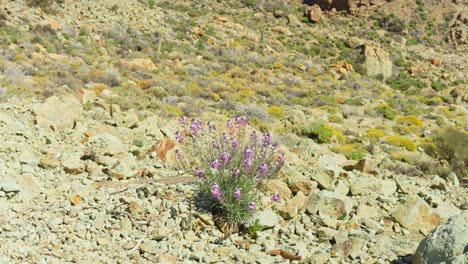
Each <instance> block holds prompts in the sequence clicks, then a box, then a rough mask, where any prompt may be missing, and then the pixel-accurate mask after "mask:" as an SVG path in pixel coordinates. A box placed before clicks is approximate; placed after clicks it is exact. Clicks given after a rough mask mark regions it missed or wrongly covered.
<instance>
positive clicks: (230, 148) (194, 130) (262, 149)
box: [175, 116, 285, 224]
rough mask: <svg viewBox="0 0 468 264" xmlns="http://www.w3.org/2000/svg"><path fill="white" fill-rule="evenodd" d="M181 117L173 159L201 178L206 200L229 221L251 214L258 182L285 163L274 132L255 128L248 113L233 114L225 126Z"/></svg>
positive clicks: (274, 172) (253, 208)
mask: <svg viewBox="0 0 468 264" xmlns="http://www.w3.org/2000/svg"><path fill="white" fill-rule="evenodd" d="M179 123H180V125H181V129H180V131H178V132H176V134H175V137H176V140H177V142H178V145H179V146H178V148H177V150H176V152H175V157H176V159H175V161H176V162H177V163H178V164H179V166H180V168H181V169H183V170H184V171H187V172H191V173H192V174H193V175H194V176H195V177H197V178H199V179H200V183H199V186H200V188H199V192H200V193H201V194H203V195H201V196H200V197H202V199H203V197H206V198H209V199H208V200H207V203H208V204H209V205H210V206H212V208H213V209H216V212H220V213H222V214H223V215H224V218H225V219H226V220H227V222H229V223H231V224H241V223H243V222H244V221H246V220H248V218H250V217H251V214H252V213H253V212H255V210H257V204H256V193H257V192H256V188H257V186H258V184H259V183H260V182H261V181H264V180H266V179H269V178H273V177H275V176H276V175H277V173H278V171H279V170H280V169H281V167H282V166H283V165H284V163H285V156H284V154H281V152H280V151H279V145H278V144H276V143H275V142H273V136H272V134H271V133H269V132H266V133H264V134H263V135H262V134H259V132H258V131H253V130H251V128H250V127H249V126H248V118H247V117H245V116H238V117H235V118H233V119H231V120H229V121H228V122H227V124H226V127H216V126H215V123H214V122H206V123H203V122H202V121H201V120H199V119H192V120H191V121H190V122H189V121H188V120H187V118H186V117H182V118H180V119H179ZM182 154H183V156H182ZM275 199H277V198H275V197H272V200H273V201H275ZM278 199H279V197H278Z"/></svg>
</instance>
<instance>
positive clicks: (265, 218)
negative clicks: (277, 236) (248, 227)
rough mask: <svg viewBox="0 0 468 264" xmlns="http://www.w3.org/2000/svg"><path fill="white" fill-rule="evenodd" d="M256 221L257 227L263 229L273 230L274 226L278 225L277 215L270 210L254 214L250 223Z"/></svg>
mask: <svg viewBox="0 0 468 264" xmlns="http://www.w3.org/2000/svg"><path fill="white" fill-rule="evenodd" d="M256 220H258V223H259V225H261V226H263V227H265V228H273V227H274V226H275V225H278V224H279V218H278V215H277V214H276V213H275V212H273V210H271V209H270V208H268V209H265V210H262V211H258V212H257V213H255V215H254V216H253V218H252V221H253V222H254V221H256Z"/></svg>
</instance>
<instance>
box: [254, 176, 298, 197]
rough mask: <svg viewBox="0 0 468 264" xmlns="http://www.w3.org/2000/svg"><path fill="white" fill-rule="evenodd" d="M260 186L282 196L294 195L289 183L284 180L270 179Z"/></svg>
mask: <svg viewBox="0 0 468 264" xmlns="http://www.w3.org/2000/svg"><path fill="white" fill-rule="evenodd" d="M260 187H261V188H262V189H264V190H265V191H269V192H271V193H279V195H280V197H282V198H285V199H290V198H291V196H292V192H291V190H290V189H289V187H288V185H287V184H286V183H285V182H284V181H282V180H278V179H274V180H268V181H266V182H265V183H262V185H261V186H260Z"/></svg>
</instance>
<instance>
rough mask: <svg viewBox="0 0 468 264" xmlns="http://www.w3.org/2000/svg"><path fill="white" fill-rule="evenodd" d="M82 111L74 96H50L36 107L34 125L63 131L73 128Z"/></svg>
mask: <svg viewBox="0 0 468 264" xmlns="http://www.w3.org/2000/svg"><path fill="white" fill-rule="evenodd" d="M82 111H83V109H82V107H81V104H80V102H79V101H78V99H76V98H75V97H74V96H71V95H67V96H63V97H60V98H59V97H56V96H52V97H49V98H47V100H45V101H44V103H42V104H40V105H38V106H37V107H36V109H35V114H36V123H37V124H38V125H39V126H41V127H43V128H47V129H48V128H51V129H52V130H54V131H63V130H65V129H67V128H73V126H74V124H75V121H76V120H77V119H78V118H80V117H81V114H82Z"/></svg>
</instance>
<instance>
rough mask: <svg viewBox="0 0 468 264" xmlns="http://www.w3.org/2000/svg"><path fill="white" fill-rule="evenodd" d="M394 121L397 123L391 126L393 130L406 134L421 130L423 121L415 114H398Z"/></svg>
mask: <svg viewBox="0 0 468 264" xmlns="http://www.w3.org/2000/svg"><path fill="white" fill-rule="evenodd" d="M396 121H397V124H396V125H395V126H394V127H393V130H394V131H395V132H397V133H400V134H408V133H421V132H422V127H423V122H422V121H421V119H419V118H418V117H417V116H414V115H407V116H400V117H398V118H397V119H396Z"/></svg>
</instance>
